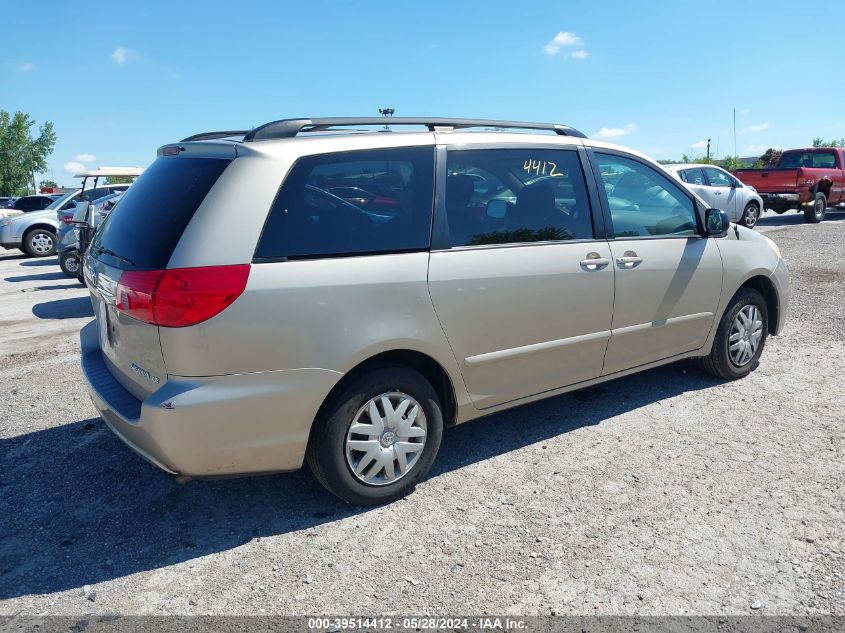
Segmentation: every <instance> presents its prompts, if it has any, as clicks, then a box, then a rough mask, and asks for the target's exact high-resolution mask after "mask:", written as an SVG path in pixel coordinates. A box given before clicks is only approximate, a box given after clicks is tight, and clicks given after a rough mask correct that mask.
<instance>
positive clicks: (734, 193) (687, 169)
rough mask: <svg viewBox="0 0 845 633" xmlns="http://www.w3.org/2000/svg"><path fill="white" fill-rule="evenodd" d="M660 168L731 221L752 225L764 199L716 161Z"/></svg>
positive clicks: (755, 222) (757, 217) (758, 217)
mask: <svg viewBox="0 0 845 633" xmlns="http://www.w3.org/2000/svg"><path fill="white" fill-rule="evenodd" d="M663 168H664V169H665V170H666V171H668V172H669V173H670V174H672V175H673V176H675V177H676V178H677V179H678V180H680V181H681V182H683V183H684V184H685V185H686V186H687V187H688V188H690V189H692V190H693V191H694V192H695V193H697V194H698V195H699V196H701V197H702V198H704V201H705V202H707V204H709V205H710V206H711V207H713V208H714V209H721V210H722V211H724V212H725V213H727V214H728V216H729V217H730V219H731V222H736V223H737V224H742V225H743V226H747V227H748V228H749V229H752V228H754V225H756V224H757V220H758V219H760V210H761V209H762V208H763V199H762V198H761V197H760V196H759V195H758V194H757V190H756V189H755V188H754V187H751V186H749V185H746V184H743V183H742V182H741V181H740V180H738V179H737V178H736V176H734V175H732V174H730V173H728V172H727V171H725V170H724V169H722V168H721V167H717V166H716V165H692V164H690V165H664V166H663Z"/></svg>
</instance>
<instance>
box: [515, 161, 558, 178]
mask: <svg viewBox="0 0 845 633" xmlns="http://www.w3.org/2000/svg"><path fill="white" fill-rule="evenodd" d="M522 171H524V172H525V173H526V174H531V173H534V174H537V175H538V176H565V175H566V174H563V173H561V172H559V171H558V170H557V163H553V162H552V161H550V160H531V159H530V158H529V159H528V160H527V161H525V162H524V163H523V165H522Z"/></svg>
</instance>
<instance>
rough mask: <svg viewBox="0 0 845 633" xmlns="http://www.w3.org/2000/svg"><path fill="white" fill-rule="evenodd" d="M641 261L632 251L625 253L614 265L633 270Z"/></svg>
mask: <svg viewBox="0 0 845 633" xmlns="http://www.w3.org/2000/svg"><path fill="white" fill-rule="evenodd" d="M641 261H643V258H642V257H640V256H639V255H637V254H636V253H635V252H634V251H625V255H624V256H622V257H617V258H616V263H617V264H619V265H620V266H624V267H625V268H633V267H634V266H636V265H637V264H639V263H640V262H641Z"/></svg>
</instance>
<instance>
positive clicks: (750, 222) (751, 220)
mask: <svg viewBox="0 0 845 633" xmlns="http://www.w3.org/2000/svg"><path fill="white" fill-rule="evenodd" d="M759 219H760V207H759V206H757V203H756V202H749V203H748V204H747V205H745V211H743V212H742V217H741V218H740V219H739V223H740V224H742V226H744V227H746V228H749V229H753V228H754V227H755V226H757V220H759Z"/></svg>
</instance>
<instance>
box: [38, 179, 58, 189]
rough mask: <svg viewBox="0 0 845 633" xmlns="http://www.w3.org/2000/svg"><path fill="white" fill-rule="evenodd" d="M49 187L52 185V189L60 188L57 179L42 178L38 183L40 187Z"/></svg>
mask: <svg viewBox="0 0 845 633" xmlns="http://www.w3.org/2000/svg"><path fill="white" fill-rule="evenodd" d="M47 187H50V188H52V189H58V188H59V185H58V184H56V181H55V180H42V181H41V182H39V183H38V188H39V189H46V188H47Z"/></svg>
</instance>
